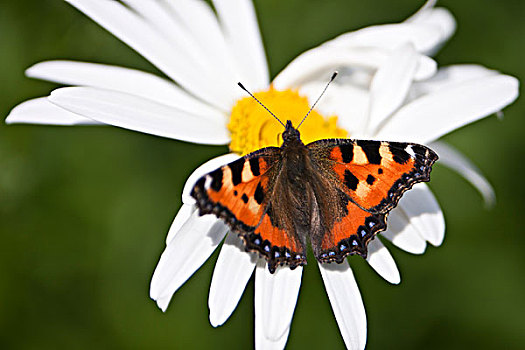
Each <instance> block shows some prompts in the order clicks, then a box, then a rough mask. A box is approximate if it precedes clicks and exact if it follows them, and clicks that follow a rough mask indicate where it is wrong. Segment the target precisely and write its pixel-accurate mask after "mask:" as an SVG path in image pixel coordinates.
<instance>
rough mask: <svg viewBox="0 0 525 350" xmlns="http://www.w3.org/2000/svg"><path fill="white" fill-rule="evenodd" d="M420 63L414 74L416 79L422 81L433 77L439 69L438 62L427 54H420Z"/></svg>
mask: <svg viewBox="0 0 525 350" xmlns="http://www.w3.org/2000/svg"><path fill="white" fill-rule="evenodd" d="M418 58H419V59H418V65H417V68H416V73H415V74H414V80H415V81H421V80H426V79H429V78H431V77H432V76H434V75H435V74H436V72H437V71H438V68H437V62H436V61H434V60H433V59H432V58H430V57H428V56H425V55H421V54H419V55H418Z"/></svg>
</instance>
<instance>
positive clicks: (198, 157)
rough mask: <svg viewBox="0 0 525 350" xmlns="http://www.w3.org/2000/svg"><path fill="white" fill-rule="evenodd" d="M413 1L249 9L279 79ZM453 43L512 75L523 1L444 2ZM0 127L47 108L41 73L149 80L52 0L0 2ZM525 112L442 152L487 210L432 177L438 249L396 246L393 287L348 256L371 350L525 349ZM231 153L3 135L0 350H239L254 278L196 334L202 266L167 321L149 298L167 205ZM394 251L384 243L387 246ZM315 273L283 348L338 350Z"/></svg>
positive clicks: (48, 133)
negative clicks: (118, 69) (469, 173)
mask: <svg viewBox="0 0 525 350" xmlns="http://www.w3.org/2000/svg"><path fill="white" fill-rule="evenodd" d="M422 3H423V2H422V1H415V0H397V1H391V0H370V1H357V0H351V1H350V0H337V1H329V2H328V1H320V0H287V1H283V0H258V1H256V2H255V5H256V8H257V11H258V16H259V20H260V26H261V28H262V34H263V38H264V43H265V46H266V49H267V55H268V58H269V63H270V67H271V73H272V76H275V74H276V73H277V72H279V71H280V70H281V69H282V68H283V67H284V66H285V65H286V64H287V62H289V61H290V60H291V59H293V58H294V57H295V56H296V55H298V54H299V53H300V52H302V51H304V50H305V49H308V48H310V47H313V46H315V45H318V44H320V43H322V42H323V41H325V40H327V39H330V38H332V37H334V36H335V35H337V34H340V33H343V32H346V31H349V30H354V29H357V28H360V27H362V26H367V25H372V24H377V23H386V22H396V21H401V20H403V19H405V18H406V17H407V16H408V15H410V14H412V13H413V12H414V11H415V10H416V9H417V8H418V7H419V6H421V5H422ZM440 5H442V6H445V7H447V8H449V9H450V10H452V12H453V13H454V15H455V16H456V18H457V20H458V31H457V34H456V35H455V36H454V37H453V38H452V40H451V41H450V42H449V43H448V44H447V45H446V46H445V47H444V48H443V49H442V50H441V52H440V53H439V55H438V56H437V59H438V62H439V63H440V64H441V65H446V64H452V63H470V62H472V63H479V64H483V65H485V66H488V67H490V68H496V69H499V70H501V71H503V72H506V73H509V74H512V75H514V76H517V77H518V78H521V80H523V78H524V77H525V65H524V64H523V61H524V50H525V45H524V44H525V42H524V38H525V22H524V21H523V18H524V15H525V2H523V1H522V0H505V1H494V0H459V1H458V0H455V1H453V0H447V1H442V2H441V3H440ZM0 50H1V54H0V67H1V73H0V81H1V86H2V91H1V94H0V114H1V115H3V116H6V115H7V114H8V112H9V110H10V109H11V108H13V107H14V106H15V105H16V104H18V103H20V102H22V101H24V100H26V99H29V98H33V97H37V96H42V95H46V94H47V93H48V92H49V91H50V90H51V89H53V88H54V87H55V85H53V84H49V83H45V82H40V81H35V80H30V79H27V78H25V77H24V75H23V72H24V69H25V68H27V67H29V66H30V65H32V64H34V63H36V62H39V61H42V60H47V59H58V58H59V59H68V58H69V59H77V60H85V61H94V62H103V63H110V64H117V65H123V66H127V67H135V68H140V69H143V70H147V71H152V72H155V68H153V67H152V66H151V65H150V64H149V63H148V62H147V61H146V60H144V59H143V58H142V57H140V56H139V55H137V54H136V53H135V52H133V51H132V50H131V49H129V48H128V47H127V46H126V45H124V44H122V43H121V42H120V41H118V40H117V39H115V38H114V37H113V36H112V35H110V34H108V33H107V32H106V31H105V30H103V29H101V28H100V27H98V26H97V25H96V24H94V23H93V22H92V21H91V20H90V19H88V18H87V17H85V16H83V15H81V14H80V13H79V12H77V11H76V10H75V9H73V8H72V7H71V6H69V5H68V4H66V3H64V2H62V1H58V0H1V1H0ZM524 113H525V104H524V103H523V99H521V101H518V102H517V103H515V104H514V105H512V106H510V107H509V108H507V109H506V110H505V118H504V120H503V121H499V120H497V119H496V118H494V117H491V118H488V119H485V120H482V121H480V122H477V123H475V124H473V125H470V126H469V127H467V128H464V129H462V130H459V131H457V132H454V133H453V134H452V135H449V136H447V137H446V138H445V139H446V140H447V141H449V142H450V143H451V144H453V145H455V146H456V147H457V148H459V149H460V150H461V151H462V152H464V153H465V154H466V155H468V156H469V157H470V158H471V159H472V160H473V161H474V162H475V163H476V164H477V165H479V167H480V168H481V169H482V170H483V171H484V173H485V175H486V176H487V177H488V179H490V181H491V182H492V183H493V184H494V187H495V190H496V194H497V205H496V206H495V207H494V208H493V209H492V210H485V209H484V207H483V203H482V201H481V200H480V197H479V195H478V193H477V192H476V191H475V190H474V189H473V188H472V187H470V186H469V185H468V184H467V183H466V182H465V180H464V179H462V178H460V177H459V176H457V175H456V174H455V173H452V172H451V171H450V170H448V169H445V168H443V167H440V166H439V165H438V166H436V169H435V172H434V173H433V177H432V178H433V180H432V184H431V187H432V189H433V190H434V193H435V194H436V196H437V198H438V200H439V202H440V203H441V205H442V208H443V211H444V213H445V218H446V221H447V233H446V238H445V241H444V244H443V246H442V247H440V248H438V249H436V248H434V247H429V248H428V249H427V252H426V253H425V254H424V255H422V256H414V255H410V254H408V253H405V252H403V251H401V250H399V249H397V248H395V247H393V248H392V249H391V251H392V254H393V256H394V257H395V259H396V262H397V264H398V267H399V269H400V271H401V274H402V283H401V284H400V285H399V286H392V285H389V284H388V283H387V282H385V281H384V280H382V279H381V278H380V277H379V276H378V275H377V274H376V273H375V272H374V271H373V270H372V269H371V268H369V267H368V266H367V264H366V263H365V262H363V261H362V260H361V259H360V258H358V257H353V258H351V259H350V261H351V264H352V266H353V268H354V271H355V274H356V278H357V280H358V283H359V286H360V289H361V293H362V295H363V299H364V302H365V306H366V310H367V317H368V349H397V348H400V349H401V348H403V349H422V348H425V349H442V348H447V349H465V348H488V349H490V348H493V349H501V348H505V349H523V348H525V315H524V313H525V297H524V296H525V277H524V275H525V274H524V271H525V251H524V248H525V234H524V233H525V230H524V229H523V221H522V220H523V217H524V214H523V213H524V212H525V204H524V198H525V186H524V185H523V179H522V178H523V174H524V166H523V162H524V160H525V152H524V149H525V141H524V138H523V131H524V118H523V116H524ZM225 151H226V148H225V147H207V146H198V145H193V144H187V143H183V142H178V141H172V140H168V139H163V138H159V137H154V136H149V135H144V134H140V133H136V132H131V131H127V130H123V129H118V128H113V127H71V128H70V127H67V128H66V127H53V126H31V125H13V126H6V125H3V124H2V125H0V348H2V349H57V348H71V349H92V348H99V349H141V348H151V349H156V348H175V349H177V348H210V347H213V348H219V347H221V348H250V347H252V343H253V337H254V331H253V329H254V325H253V281H251V282H250V283H249V285H248V288H247V290H246V291H245V293H244V295H243V298H242V300H241V302H240V304H239V306H238V308H237V309H236V311H235V312H234V314H233V315H232V317H231V318H230V320H229V321H228V322H227V323H226V324H225V325H224V326H222V327H220V328H218V329H214V328H212V327H211V326H210V325H209V323H208V308H207V293H208V288H209V284H210V279H211V274H212V271H213V266H214V261H215V259H216V257H217V253H215V254H214V255H213V256H212V257H211V258H210V260H209V261H208V262H207V263H206V264H205V265H204V266H203V267H202V268H201V269H200V270H199V271H198V272H197V273H196V274H195V275H194V276H193V277H192V278H191V279H190V280H189V281H188V282H187V283H186V284H185V285H184V286H183V287H182V288H181V289H180V290H179V291H178V292H177V293H176V294H175V296H174V298H173V300H172V302H171V305H170V307H169V308H168V311H167V312H166V313H165V314H164V313H162V312H161V311H160V310H159V309H157V307H156V305H155V303H154V302H153V301H152V300H150V299H149V297H148V288H149V282H150V278H151V275H152V272H153V269H154V267H155V265H156V263H157V260H158V258H159V256H160V253H161V252H162V250H163V249H164V244H165V243H164V239H165V235H166V232H167V230H168V227H169V226H170V223H171V221H172V219H173V217H174V215H175V213H176V212H177V209H178V208H179V206H180V196H181V191H182V185H183V183H184V181H185V179H186V177H187V176H188V174H190V172H191V171H192V170H193V169H194V168H195V167H197V166H198V165H199V164H201V163H202V162H204V161H205V160H207V159H209V158H211V157H213V156H216V155H219V154H221V153H223V152H225ZM389 246H390V247H391V245H389ZM343 346H344V345H343V342H342V338H341V336H340V334H339V330H338V328H337V325H336V322H335V319H334V317H333V315H332V311H331V308H330V305H329V302H328V298H327V296H326V293H325V291H324V287H323V284H322V281H321V278H320V276H319V272H318V270H317V267H316V265H315V264H310V265H309V266H308V267H307V268H306V269H305V273H304V276H303V284H302V287H301V292H300V297H299V301H298V305H297V309H296V311H295V316H294V320H293V323H292V329H291V334H290V338H289V340H288V348H290V349H296V348H301V347H302V348H314V347H316V348H320V347H326V348H328V347H330V348H342V347H343Z"/></svg>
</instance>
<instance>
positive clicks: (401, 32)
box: [326, 23, 442, 52]
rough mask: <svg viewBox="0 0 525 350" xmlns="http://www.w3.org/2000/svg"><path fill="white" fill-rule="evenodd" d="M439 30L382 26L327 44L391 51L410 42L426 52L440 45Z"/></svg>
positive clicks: (407, 25) (410, 25)
mask: <svg viewBox="0 0 525 350" xmlns="http://www.w3.org/2000/svg"><path fill="white" fill-rule="evenodd" d="M441 37H442V32H441V30H440V28H438V27H436V26H435V25H432V24H426V23H399V24H383V25H377V26H371V27H367V28H363V29H360V30H357V31H354V32H350V33H346V34H342V35H340V36H338V37H336V38H335V39H333V40H330V41H329V42H327V43H326V44H327V45H331V46H338V47H347V48H349V47H378V48H383V49H390V50H393V49H395V48H396V47H398V46H399V45H402V44H404V43H406V42H410V43H412V44H413V45H414V47H415V48H416V51H418V52H426V51H427V50H430V49H432V48H434V47H435V46H436V45H437V44H438V43H440V41H441Z"/></svg>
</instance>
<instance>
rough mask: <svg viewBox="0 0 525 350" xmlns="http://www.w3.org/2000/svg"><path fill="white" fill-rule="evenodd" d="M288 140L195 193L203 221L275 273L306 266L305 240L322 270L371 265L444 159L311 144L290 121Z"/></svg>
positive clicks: (341, 143)
mask: <svg viewBox="0 0 525 350" xmlns="http://www.w3.org/2000/svg"><path fill="white" fill-rule="evenodd" d="M334 77H335V74H334V76H333V77H332V80H333V78H334ZM241 87H242V86H241ZM325 90H326V88H325ZM250 95H251V94H250ZM252 96H253V95H252ZM314 106H315V104H314ZM312 108H313V107H312ZM270 113H271V112H270ZM272 115H273V114H272ZM305 118H306V117H305ZM303 120H304V119H303ZM282 138H283V143H282V145H281V147H266V148H262V149H260V150H257V151H255V152H252V153H250V154H248V155H246V156H244V157H242V158H240V159H238V160H236V161H234V162H231V163H230V164H227V165H225V166H222V167H220V168H218V169H217V170H215V171H212V172H211V173H209V174H207V175H204V176H203V177H201V178H200V179H199V180H198V181H197V183H196V184H195V186H194V187H193V190H192V192H191V196H192V197H193V198H195V199H196V202H197V206H198V209H199V214H200V215H205V214H214V215H216V216H217V217H218V218H220V219H222V220H224V221H225V222H226V224H228V225H229V226H230V228H231V229H232V231H233V232H236V233H237V234H238V235H239V236H240V237H241V238H242V240H243V241H244V243H245V246H246V250H247V251H255V252H258V253H259V254H260V255H262V256H264V258H265V259H266V260H267V261H268V269H269V270H270V272H271V273H274V272H275V269H276V267H277V266H280V265H289V266H290V268H292V269H294V268H296V267H297V266H299V265H305V264H306V247H307V241H310V245H311V247H312V250H313V254H314V256H315V257H316V258H317V260H318V261H320V262H322V263H330V262H333V261H335V262H337V263H342V262H343V261H344V259H345V257H346V256H348V255H353V254H359V255H360V256H362V257H363V258H366V256H367V251H368V249H367V246H368V242H369V241H370V240H372V239H373V238H374V237H375V235H376V234H377V233H378V232H381V231H384V230H385V229H386V217H387V215H388V213H389V212H390V211H391V210H392V209H393V208H394V207H395V206H396V205H397V203H398V202H399V199H400V198H401V196H402V195H403V193H404V192H405V191H407V190H409V189H410V188H412V186H413V185H414V184H416V183H418V182H422V181H429V180H430V171H431V170H432V165H433V164H434V162H435V161H436V160H437V159H438V156H437V155H436V153H434V152H433V151H432V150H431V149H430V148H428V147H426V146H423V145H419V144H415V143H401V142H386V141H370V140H351V139H324V140H318V141H315V142H312V143H309V144H307V145H305V144H303V142H302V141H301V137H300V134H299V131H298V130H297V129H296V128H294V127H293V126H292V122H291V121H290V120H288V121H287V123H286V126H285V131H284V132H283V134H282Z"/></svg>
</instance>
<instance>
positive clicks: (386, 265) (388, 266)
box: [366, 237, 401, 284]
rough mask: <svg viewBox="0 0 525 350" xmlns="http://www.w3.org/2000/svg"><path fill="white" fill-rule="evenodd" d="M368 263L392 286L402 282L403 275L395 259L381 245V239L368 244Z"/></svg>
mask: <svg viewBox="0 0 525 350" xmlns="http://www.w3.org/2000/svg"><path fill="white" fill-rule="evenodd" d="M366 261H367V262H368V263H369V264H370V266H371V267H372V268H373V269H374V270H375V271H376V272H377V273H378V274H379V275H380V276H381V277H383V278H384V279H385V280H386V281H388V282H390V283H392V284H399V283H400V282H401V275H400V274H399V269H398V268H397V266H396V263H395V261H394V258H392V255H390V252H389V251H388V249H387V248H386V247H385V246H384V245H383V243H381V241H380V240H379V238H377V237H376V239H374V240H372V241H370V242H369V243H368V256H367V258H366Z"/></svg>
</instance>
